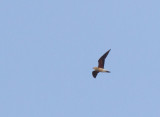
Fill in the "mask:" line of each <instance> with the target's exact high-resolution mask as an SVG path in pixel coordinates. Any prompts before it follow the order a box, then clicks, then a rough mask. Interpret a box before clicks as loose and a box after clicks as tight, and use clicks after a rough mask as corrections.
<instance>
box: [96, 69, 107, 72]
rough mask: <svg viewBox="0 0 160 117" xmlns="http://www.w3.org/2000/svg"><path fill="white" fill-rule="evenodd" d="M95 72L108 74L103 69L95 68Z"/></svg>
mask: <svg viewBox="0 0 160 117" xmlns="http://www.w3.org/2000/svg"><path fill="white" fill-rule="evenodd" d="M95 71H98V72H106V70H105V69H103V68H95Z"/></svg>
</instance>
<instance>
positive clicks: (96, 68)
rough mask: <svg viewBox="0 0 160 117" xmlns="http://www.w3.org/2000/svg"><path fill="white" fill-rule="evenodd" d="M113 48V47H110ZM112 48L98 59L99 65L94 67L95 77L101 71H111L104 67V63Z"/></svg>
mask: <svg viewBox="0 0 160 117" xmlns="http://www.w3.org/2000/svg"><path fill="white" fill-rule="evenodd" d="M110 50H111V49H110ZM110 50H108V51H107V52H106V53H105V54H104V55H103V56H102V57H101V58H100V59H99V60H98V67H93V69H94V71H93V72H92V75H93V77H94V78H96V76H97V74H98V73H99V72H107V73H110V71H108V70H105V69H104V63H105V59H106V57H107V55H108V54H109V52H110Z"/></svg>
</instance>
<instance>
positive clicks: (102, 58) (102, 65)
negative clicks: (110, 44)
mask: <svg viewBox="0 0 160 117" xmlns="http://www.w3.org/2000/svg"><path fill="white" fill-rule="evenodd" d="M110 50H111V49H110ZM110 50H108V51H107V52H106V53H105V54H104V55H103V56H101V58H100V59H99V60H98V67H99V68H104V63H105V59H106V57H107V55H108V53H109V52H110Z"/></svg>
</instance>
